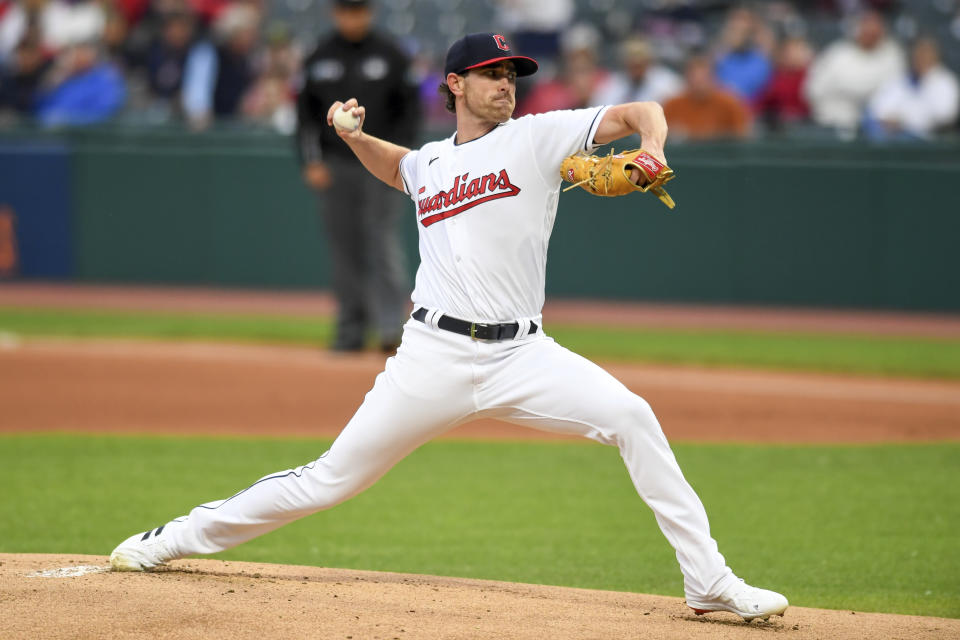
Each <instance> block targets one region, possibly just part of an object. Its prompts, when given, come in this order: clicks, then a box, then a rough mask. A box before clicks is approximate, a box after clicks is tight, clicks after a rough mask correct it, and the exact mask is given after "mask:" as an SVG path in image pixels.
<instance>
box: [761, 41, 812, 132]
mask: <svg viewBox="0 0 960 640" xmlns="http://www.w3.org/2000/svg"><path fill="white" fill-rule="evenodd" d="M812 59H813V49H812V48H811V47H810V44H809V43H808V42H807V41H806V40H805V39H804V38H801V37H792V38H787V39H786V40H784V41H783V42H782V43H780V46H779V48H778V49H777V56H776V67H775V69H774V72H773V77H772V78H771V79H770V83H769V84H768V85H767V88H766V90H765V91H764V92H763V93H762V94H761V95H760V97H759V98H758V100H757V101H756V103H755V106H756V111H757V112H758V113H759V114H760V116H761V117H762V118H763V120H764V121H765V122H766V123H767V126H768V127H769V128H770V129H771V130H774V131H777V130H780V129H783V128H784V127H785V126H789V125H791V124H795V123H798V122H803V121H805V120H807V119H808V118H809V117H810V106H809V105H808V104H807V100H806V98H805V97H804V95H803V84H804V81H805V80H806V77H807V68H808V67H809V65H810V61H811V60H812Z"/></svg>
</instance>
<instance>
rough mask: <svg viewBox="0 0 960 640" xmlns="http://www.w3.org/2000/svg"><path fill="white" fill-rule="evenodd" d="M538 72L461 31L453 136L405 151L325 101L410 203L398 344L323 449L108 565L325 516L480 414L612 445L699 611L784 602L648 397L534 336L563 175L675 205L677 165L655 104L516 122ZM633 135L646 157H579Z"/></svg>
mask: <svg viewBox="0 0 960 640" xmlns="http://www.w3.org/2000/svg"><path fill="white" fill-rule="evenodd" d="M536 70H537V63H536V62H535V61H534V60H532V59H531V58H527V57H524V56H519V55H515V54H514V53H513V52H512V51H511V49H510V45H509V44H508V43H507V41H506V40H505V39H504V37H503V36H501V35H498V34H494V33H478V34H471V35H468V36H466V37H464V38H462V39H460V40H458V41H457V42H455V43H454V44H453V45H452V46H451V47H450V49H449V51H448V53H447V58H446V69H445V71H446V78H445V80H446V81H445V83H444V84H443V85H441V93H442V94H443V95H444V96H445V98H446V101H447V108H448V109H450V110H451V111H453V112H454V113H455V114H456V118H457V130H456V132H455V133H454V134H453V135H451V136H450V137H448V138H446V139H444V140H439V141H436V142H430V143H428V144H426V145H424V146H423V147H421V148H420V149H416V150H410V149H407V148H404V147H401V146H398V145H396V144H392V143H390V142H387V141H385V140H381V139H378V138H375V137H373V136H370V135H368V134H366V133H365V132H364V130H363V121H364V117H365V109H364V106H363V105H359V104H357V102H356V100H353V99H349V100H347V101H346V102H339V101H338V102H335V103H334V104H333V105H331V106H330V110H329V112H328V115H327V122H328V124H329V125H330V126H333V127H335V128H336V131H337V133H338V135H339V136H340V137H341V138H342V139H343V140H344V142H346V144H347V145H349V147H350V149H351V150H352V151H353V152H354V153H355V154H356V156H357V158H358V159H359V160H360V161H361V162H362V163H363V165H364V167H366V169H367V170H368V171H369V172H370V173H372V174H373V175H374V176H376V177H377V178H379V179H380V180H382V181H383V182H385V183H386V184H388V185H390V186H392V187H394V188H396V189H399V190H401V191H403V192H404V193H405V194H407V195H408V196H409V197H410V199H411V200H413V203H414V205H415V216H416V225H417V229H418V231H419V234H420V257H421V264H420V268H419V271H418V272H417V277H416V286H415V289H414V292H413V294H412V299H413V303H414V311H413V313H412V314H411V317H410V319H409V320H408V321H407V323H406V325H405V326H404V332H403V339H402V343H401V345H400V348H399V350H398V351H397V354H396V355H395V356H394V357H391V358H389V359H388V360H387V363H386V368H385V370H384V371H383V372H382V373H381V374H380V375H379V376H377V379H376V382H375V384H374V386H373V389H372V390H371V391H370V392H369V393H368V394H367V396H366V398H365V400H364V402H363V404H362V405H361V406H360V408H359V409H358V410H357V413H356V414H355V415H354V416H353V418H352V419H351V420H350V421H349V423H348V424H347V425H346V427H345V428H344V430H343V431H342V432H341V433H340V435H339V436H338V437H337V439H336V441H335V442H334V443H333V445H332V446H331V447H330V449H329V451H327V452H326V453H324V454H323V455H321V456H320V457H319V458H318V459H317V460H314V461H313V462H310V463H309V464H306V465H304V466H302V467H298V468H296V469H289V470H286V471H281V472H279V473H276V474H273V475H269V476H266V477H264V478H261V479H260V480H258V481H257V482H255V483H254V484H252V485H251V486H249V487H247V488H246V489H243V490H242V491H240V492H239V493H237V494H235V495H233V496H231V497H229V498H227V499H225V500H219V501H216V502H209V503H206V504H202V505H200V506H198V507H196V508H194V509H193V510H192V511H191V512H190V513H189V515H187V516H184V517H181V518H177V519H175V520H173V521H171V522H169V523H167V524H165V525H164V526H161V527H158V528H157V529H155V530H150V531H146V532H143V533H138V534H137V535H135V536H132V537H130V538H129V539H127V540H126V541H124V542H123V543H122V544H120V546H118V547H117V548H116V549H115V550H114V552H113V554H112V555H111V557H110V561H111V563H112V565H113V567H114V568H115V569H117V570H144V569H150V568H152V567H155V566H157V565H159V564H162V563H164V562H166V561H168V560H171V559H175V558H181V557H184V556H188V555H192V554H205V553H215V552H217V551H222V550H224V549H227V548H230V547H233V546H235V545H238V544H240V543H242V542H245V541H247V540H250V539H251V538H254V537H256V536H260V535H263V534H265V533H267V532H269V531H272V530H274V529H276V528H277V527H280V526H283V525H284V524H287V523H289V522H292V521H294V520H296V519H298V518H302V517H304V516H307V515H310V514H312V513H315V512H317V511H321V510H324V509H329V508H330V507H333V506H334V505H336V504H338V503H340V502H343V501H344V500H347V499H348V498H350V497H352V496H355V495H356V494H358V493H360V492H361V491H363V490H364V489H366V488H367V487H369V486H370V485H372V484H373V483H374V482H376V481H377V479H379V478H380V477H381V476H382V475H383V474H384V473H386V471H387V470H388V469H390V468H391V467H392V466H393V465H394V464H396V463H397V462H398V461H399V460H401V459H402V458H403V457H404V456H406V455H407V454H409V453H410V452H411V451H413V450H414V449H416V448H417V447H419V446H420V445H422V444H424V443H425V442H427V441H428V440H430V439H431V438H434V437H436V436H438V435H440V434H442V433H444V432H446V431H448V430H450V429H452V428H453V427H455V426H457V425H459V424H462V423H464V422H467V421H469V420H473V419H475V418H479V417H492V418H497V419H500V420H505V421H508V422H512V423H515V424H519V425H522V426H526V427H530V428H534V429H542V430H545V431H552V432H556V433H563V434H576V435H580V436H584V437H587V438H591V439H593V440H596V441H598V442H602V443H604V444H608V445H612V446H615V447H617V448H618V449H619V450H620V454H621V457H622V458H623V460H624V463H625V464H626V467H627V470H628V472H629V474H630V478H631V479H632V481H633V484H634V486H635V487H636V490H637V493H638V494H639V495H640V497H641V498H642V499H643V500H644V501H645V502H646V504H647V505H648V506H649V507H650V508H651V509H652V510H653V512H654V514H655V516H656V519H657V523H658V524H659V525H660V529H661V531H662V532H663V534H664V536H665V537H666V538H667V540H668V541H669V543H670V544H671V545H672V546H673V548H674V549H675V550H676V556H677V561H678V562H679V564H680V570H681V572H682V573H683V578H684V589H685V592H686V600H687V604H688V605H689V606H690V607H691V608H692V609H693V610H694V611H696V612H697V613H698V614H702V613H708V612H712V611H730V612H733V613H735V614H737V615H739V616H741V617H742V618H743V619H744V620H746V621H748V622H749V621H750V620H752V619H754V618H764V619H766V618H769V617H770V616H771V615H783V613H784V611H785V610H786V608H787V600H786V598H784V597H783V596H782V595H780V594H778V593H775V592H773V591H767V590H764V589H757V588H755V587H751V586H750V585H748V584H746V583H745V582H744V581H743V580H741V579H739V578H737V576H736V575H734V573H733V572H732V571H731V570H730V568H729V567H727V565H726V562H725V560H724V558H723V556H722V555H721V554H720V552H719V551H718V549H717V543H716V542H715V541H714V540H713V538H712V537H711V536H710V526H709V523H708V521H707V515H706V512H705V511H704V508H703V505H702V504H701V502H700V499H699V498H698V497H697V495H696V493H694V491H693V489H692V488H691V487H690V485H689V484H688V483H687V481H686V479H685V478H684V477H683V474H682V473H681V471H680V468H679V466H678V465H677V461H676V459H675V458H674V455H673V452H672V451H671V450H670V445H669V444H668V443H667V440H666V438H665V437H664V435H663V431H662V430H661V428H660V425H659V423H658V422H657V419H656V417H655V416H654V414H653V411H651V409H650V406H649V405H648V404H647V402H646V401H644V400H643V398H640V397H639V396H637V395H635V394H633V393H632V392H630V391H629V390H628V389H627V388H626V387H625V386H624V385H623V384H621V383H620V382H618V381H617V380H616V379H615V378H613V377H612V376H611V375H610V374H608V373H607V372H606V371H604V370H603V369H601V368H600V367H598V366H597V365H595V364H593V363H592V362H589V361H588V360H586V359H584V358H582V357H580V356H578V355H577V354H575V353H573V352H571V351H568V350H567V349H565V348H563V347H562V346H560V345H559V344H557V343H556V342H554V341H553V340H552V339H551V338H550V337H549V336H548V335H547V334H546V333H545V332H544V329H543V322H542V318H541V315H540V313H541V307H542V306H543V299H544V281H545V268H546V259H547V245H548V243H549V241H550V232H551V230H552V227H553V222H554V217H555V216H556V212H557V201H558V199H559V197H560V193H561V189H560V188H561V185H562V183H563V180H567V181H569V182H571V183H572V185H574V186H581V187H583V188H586V189H588V190H590V191H591V192H593V193H596V194H598V195H615V193H616V192H622V193H627V192H630V191H633V190H639V191H651V192H653V193H654V194H655V195H657V197H659V198H660V199H661V200H662V201H663V202H664V203H665V204H666V205H667V206H672V204H673V200H672V199H670V197H669V195H667V193H666V191H665V190H664V188H663V186H664V184H665V183H666V181H667V180H670V179H671V178H673V172H672V171H671V170H670V169H669V167H668V166H667V163H666V159H665V157H664V151H663V145H664V141H665V139H666V136H667V126H666V123H665V121H664V117H663V110H662V109H661V108H660V106H659V105H657V104H656V103H651V102H634V103H629V104H621V105H616V106H605V107H596V108H590V109H581V110H574V111H553V112H549V113H542V114H537V115H528V116H524V117H523V118H519V119H516V120H515V119H512V118H511V115H512V114H513V110H514V105H515V90H516V79H517V77H518V76H529V75H531V74H533V73H535V72H536ZM634 133H638V134H640V136H641V140H642V146H643V149H642V150H635V151H631V152H626V153H621V154H612V155H610V156H607V157H601V158H597V157H593V156H588V155H586V154H588V153H589V152H590V151H592V150H593V149H594V148H595V147H596V146H597V145H601V144H604V143H607V142H611V141H613V140H617V139H620V138H623V137H625V136H628V135H631V134H634Z"/></svg>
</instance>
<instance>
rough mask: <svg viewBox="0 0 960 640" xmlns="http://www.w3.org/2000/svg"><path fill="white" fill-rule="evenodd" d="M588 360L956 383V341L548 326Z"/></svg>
mask: <svg viewBox="0 0 960 640" xmlns="http://www.w3.org/2000/svg"><path fill="white" fill-rule="evenodd" d="M547 329H548V331H549V333H550V335H552V336H553V337H554V338H556V339H557V341H558V342H560V343H561V344H563V345H565V346H567V347H569V348H570V349H573V350H574V351H576V352H578V353H581V354H583V355H585V356H587V357H589V358H593V359H599V360H620V361H631V362H650V363H667V364H691V365H708V366H735V367H747V368H765V369H785V370H801V371H825V372H836V373H850V374H873V375H892V376H907V377H919V378H947V379H960V340H950V339H924V338H903V337H891V336H860V335H832V334H798V333H773V332H768V333H757V332H738V331H691V330H654V329H630V328H610V327H573V326H561V325H556V326H549V327H547ZM0 332H9V333H15V334H22V335H29V336H54V335H56V336H79V337H92V336H105V337H131V338H132V337H137V338H140V337H142V338H162V339H198V340H200V339H202V340H228V341H247V342H280V343H292V344H317V345H320V344H326V343H327V341H328V340H329V339H330V337H331V335H332V327H331V323H330V321H329V319H327V318H303V317H290V316H245V315H216V314H192V313H143V312H125V311H77V310H55V309H42V310H39V309H18V308H0Z"/></svg>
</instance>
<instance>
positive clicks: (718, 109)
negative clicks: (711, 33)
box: [663, 55, 750, 140]
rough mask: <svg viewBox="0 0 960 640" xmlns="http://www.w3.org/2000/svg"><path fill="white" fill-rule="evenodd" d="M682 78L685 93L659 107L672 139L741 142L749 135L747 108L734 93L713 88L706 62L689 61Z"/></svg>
mask: <svg viewBox="0 0 960 640" xmlns="http://www.w3.org/2000/svg"><path fill="white" fill-rule="evenodd" d="M684 77H685V79H686V83H687V86H686V89H685V90H684V91H683V93H681V94H680V95H678V96H675V97H674V98H671V99H670V100H668V101H667V103H666V104H665V105H663V111H664V113H665V115H666V117H667V124H668V125H669V126H670V133H671V135H672V136H673V137H674V138H678V139H690V140H707V139H711V138H744V137H746V136H747V135H748V134H749V133H750V110H749V108H748V107H747V105H746V104H744V103H743V101H742V100H741V99H740V98H739V97H738V96H737V95H736V94H735V93H733V92H731V91H729V90H727V89H724V88H721V87H719V86H717V82H716V79H715V78H714V75H713V63H712V62H711V60H710V58H708V57H707V56H703V55H698V56H693V57H691V58H690V60H688V61H687V66H686V69H685V72H684Z"/></svg>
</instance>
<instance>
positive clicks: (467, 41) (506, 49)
mask: <svg viewBox="0 0 960 640" xmlns="http://www.w3.org/2000/svg"><path fill="white" fill-rule="evenodd" d="M504 60H510V61H511V62H513V65H514V67H515V68H516V70H517V75H518V76H531V75H533V74H534V73H536V72H537V69H538V68H539V65H537V61H536V60H534V59H533V58H528V57H526V56H515V55H513V53H512V51H511V50H510V45H509V44H507V40H506V39H505V38H504V37H503V36H502V35H500V34H499V33H471V34H469V35H466V36H464V37H462V38H460V39H459V40H457V41H456V42H454V43H453V44H452V45H450V49H449V50H448V51H447V62H446V64H445V65H444V75H446V74H448V73H456V74H462V73H463V72H464V71H467V70H468V69H476V68H478V67H485V66H487V65H490V64H496V63H498V62H503V61H504Z"/></svg>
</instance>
